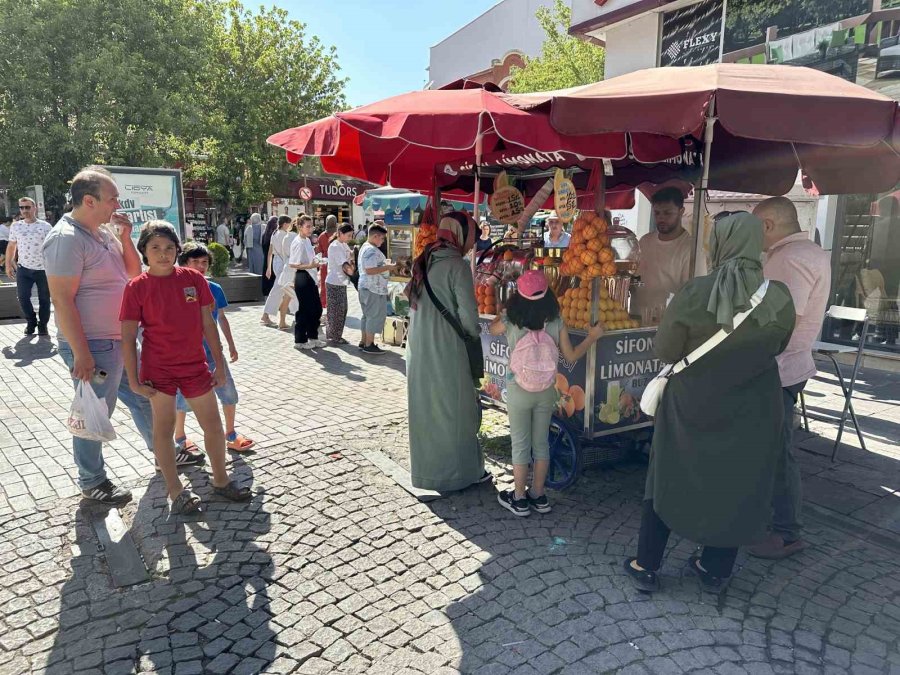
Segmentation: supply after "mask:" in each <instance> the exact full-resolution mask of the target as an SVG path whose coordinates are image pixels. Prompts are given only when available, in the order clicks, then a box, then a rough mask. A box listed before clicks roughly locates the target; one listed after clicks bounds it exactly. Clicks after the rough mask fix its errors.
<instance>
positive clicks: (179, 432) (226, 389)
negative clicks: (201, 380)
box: [175, 241, 255, 452]
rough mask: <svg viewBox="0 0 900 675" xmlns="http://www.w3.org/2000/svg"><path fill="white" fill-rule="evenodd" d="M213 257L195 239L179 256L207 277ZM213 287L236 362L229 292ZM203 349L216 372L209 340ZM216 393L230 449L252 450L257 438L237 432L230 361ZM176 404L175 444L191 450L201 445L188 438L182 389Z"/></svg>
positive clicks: (219, 318)
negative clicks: (229, 318)
mask: <svg viewBox="0 0 900 675" xmlns="http://www.w3.org/2000/svg"><path fill="white" fill-rule="evenodd" d="M211 260H212V254H211V253H210V252H209V249H208V248H206V246H204V245H203V244H198V243H197V242H193V241H191V242H188V243H186V244H185V245H184V249H183V250H182V252H181V255H180V256H178V264H179V265H181V266H182V267H190V268H192V269H195V270H197V271H198V272H200V273H201V274H203V276H206V273H207V271H208V270H209V264H210V261H211ZM209 290H210V291H212V295H213V299H214V300H215V307H214V308H213V311H212V315H213V320H214V321H215V322H216V323H217V324H218V325H219V327H220V328H221V329H222V334H223V335H224V336H225V342H227V343H228V351H229V355H230V357H231V362H232V363H234V362H235V361H237V360H238V352H237V347H235V345H234V337H233V336H232V335H231V324H229V323H228V318H227V317H226V316H225V312H224V311H222V310H224V309H225V308H226V307H228V298H226V297H225V291H224V290H222V287H221V286H220V285H219V284H217V283H216V282H214V281H209ZM203 348H204V349H206V362H207V364H209V367H210V370H211V371H212V370H213V369H214V365H213V358H212V354H211V353H210V351H209V345H207V344H206V341H205V340H204V341H203ZM215 392H216V396H218V397H219V401H220V402H221V403H222V410H223V412H224V413H225V440H226V442H227V447H228V449H229V450H234V451H235V452H245V451H247V450H249V449H250V448H252V447H253V446H254V444H255V443H254V441H252V440H250V439H249V438H247V437H246V436H244V435H242V434H239V433H237V431H235V429H234V418H235V415H236V414H237V404H238V392H237V388H236V387H235V386H234V379H233V378H232V377H231V369H230V368H229V367H228V364H227V363H226V364H225V384H224V385H222V386H221V387H219V388H217V389H215ZM176 407H177V413H176V416H175V443H176V444H177V445H178V447H179V449H182V450H186V451H188V452H191V451H196V450H197V445H196V444H195V443H194V442H193V441H190V440H188V438H187V434H186V432H185V430H184V421H185V418H186V417H187V412H188V410H190V406H188V403H187V401H186V400H185V399H184V397H183V396H182V395H181V392H178V396H177V397H176Z"/></svg>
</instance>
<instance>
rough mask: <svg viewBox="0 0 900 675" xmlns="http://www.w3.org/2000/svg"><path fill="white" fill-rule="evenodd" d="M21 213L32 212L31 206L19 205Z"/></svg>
mask: <svg viewBox="0 0 900 675" xmlns="http://www.w3.org/2000/svg"><path fill="white" fill-rule="evenodd" d="M19 211H31V204H27V205H25V206H22V205H21V204H20V205H19Z"/></svg>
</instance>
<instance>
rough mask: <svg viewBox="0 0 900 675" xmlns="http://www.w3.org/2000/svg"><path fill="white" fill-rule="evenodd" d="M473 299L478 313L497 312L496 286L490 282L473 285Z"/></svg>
mask: <svg viewBox="0 0 900 675" xmlns="http://www.w3.org/2000/svg"><path fill="white" fill-rule="evenodd" d="M475 301H476V302H477V303H478V313H479V314H496V313H497V287H496V286H494V285H492V284H478V285H477V286H476V287H475Z"/></svg>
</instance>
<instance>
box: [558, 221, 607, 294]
mask: <svg viewBox="0 0 900 675" xmlns="http://www.w3.org/2000/svg"><path fill="white" fill-rule="evenodd" d="M607 227H608V225H607V223H606V221H605V220H604V219H603V217H602V216H600V215H597V214H596V213H594V212H593V211H582V212H581V215H579V216H578V218H576V219H575V224H574V225H573V226H572V239H571V241H570V242H569V248H567V249H566V252H565V253H564V254H563V259H562V264H561V265H560V267H559V273H560V274H561V275H563V276H567V277H581V278H582V279H593V278H595V277H611V276H615V274H616V254H615V252H614V251H613V250H612V248H610V246H609V237H608V236H607V234H606V230H607Z"/></svg>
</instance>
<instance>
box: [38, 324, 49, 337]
mask: <svg viewBox="0 0 900 675" xmlns="http://www.w3.org/2000/svg"><path fill="white" fill-rule="evenodd" d="M38 335H39V336H41V337H49V335H50V331H48V330H47V324H43V325H38Z"/></svg>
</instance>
